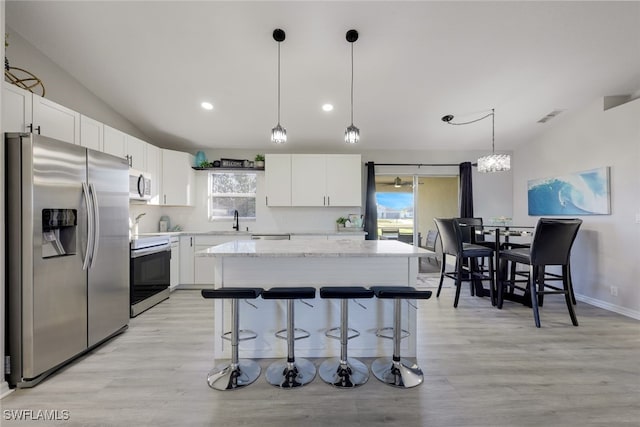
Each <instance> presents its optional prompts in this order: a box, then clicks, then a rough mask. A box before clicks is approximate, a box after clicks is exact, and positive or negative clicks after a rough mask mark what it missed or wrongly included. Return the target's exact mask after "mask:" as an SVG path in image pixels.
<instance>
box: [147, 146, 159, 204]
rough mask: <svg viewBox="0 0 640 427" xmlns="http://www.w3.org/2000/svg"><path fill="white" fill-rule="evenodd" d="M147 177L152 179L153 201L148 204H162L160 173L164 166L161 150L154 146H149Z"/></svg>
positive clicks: (150, 200)
mask: <svg viewBox="0 0 640 427" xmlns="http://www.w3.org/2000/svg"><path fill="white" fill-rule="evenodd" d="M146 165H147V170H146V172H147V175H148V176H149V178H151V199H149V202H148V204H150V205H159V204H160V171H161V170H162V164H161V162H160V149H159V148H158V147H156V146H154V145H151V144H147V160H146Z"/></svg>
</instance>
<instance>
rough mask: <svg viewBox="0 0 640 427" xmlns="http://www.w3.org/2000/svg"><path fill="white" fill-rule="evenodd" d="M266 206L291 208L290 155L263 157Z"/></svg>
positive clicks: (268, 155)
mask: <svg viewBox="0 0 640 427" xmlns="http://www.w3.org/2000/svg"><path fill="white" fill-rule="evenodd" d="M264 175H265V177H264V178H265V187H266V198H265V201H266V204H267V206H291V154H267V155H265V173H264Z"/></svg>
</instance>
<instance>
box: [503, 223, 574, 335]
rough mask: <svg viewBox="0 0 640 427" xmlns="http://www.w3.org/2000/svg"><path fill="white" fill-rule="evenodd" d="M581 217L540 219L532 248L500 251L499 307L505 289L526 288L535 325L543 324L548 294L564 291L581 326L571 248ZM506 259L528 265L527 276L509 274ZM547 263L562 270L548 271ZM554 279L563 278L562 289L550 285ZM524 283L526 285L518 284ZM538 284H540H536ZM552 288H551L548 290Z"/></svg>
mask: <svg viewBox="0 0 640 427" xmlns="http://www.w3.org/2000/svg"><path fill="white" fill-rule="evenodd" d="M581 224H582V220H581V219H577V218H576V219H555V218H540V219H539V220H538V224H537V226H536V230H535V232H534V235H533V240H532V242H531V247H529V248H527V247H524V248H515V249H509V250H505V251H501V252H500V260H499V263H500V265H499V269H498V271H499V279H498V292H497V294H498V308H502V305H503V302H504V288H505V287H507V286H508V287H509V288H510V289H511V290H512V291H513V290H514V289H517V290H521V291H524V293H525V297H526V296H527V295H528V296H529V297H530V298H531V306H532V308H533V317H534V321H535V323H536V327H538V328H539V327H540V314H539V308H538V307H539V306H541V305H542V303H543V297H544V295H546V294H563V295H564V296H565V300H566V303H567V308H568V309H569V316H570V317H571V322H572V323H573V325H574V326H578V319H577V318H576V314H575V311H574V309H573V301H572V297H573V289H572V283H571V278H570V277H569V276H570V274H571V273H570V270H569V258H570V256H571V248H572V246H573V242H574V241H575V239H576V236H577V234H578V230H579V228H580V225H581ZM507 262H512V263H520V264H525V265H528V266H529V271H528V272H525V273H524V274H525V276H526V278H525V279H524V280H518V279H516V278H515V277H514V276H511V277H510V278H507V277H506V272H507ZM547 266H560V267H561V270H562V273H561V274H555V273H545V269H546V267H547ZM521 274H523V273H521ZM552 281H562V288H560V287H558V286H554V285H551V284H549V283H548V282H552ZM521 283H524V286H522V285H519V284H521ZM536 285H537V286H536ZM547 288H549V289H550V290H546V289H547Z"/></svg>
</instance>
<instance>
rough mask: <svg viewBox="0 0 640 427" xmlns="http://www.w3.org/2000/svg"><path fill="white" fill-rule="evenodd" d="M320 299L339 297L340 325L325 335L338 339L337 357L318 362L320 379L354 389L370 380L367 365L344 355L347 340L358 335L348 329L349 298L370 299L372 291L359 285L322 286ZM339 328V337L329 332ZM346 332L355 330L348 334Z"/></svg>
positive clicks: (335, 385) (339, 386)
mask: <svg viewBox="0 0 640 427" xmlns="http://www.w3.org/2000/svg"><path fill="white" fill-rule="evenodd" d="M320 298H325V299H340V300H341V301H340V326H339V327H338V328H332V329H329V330H328V331H327V332H326V334H325V335H327V336H328V337H329V338H336V339H340V357H339V358H337V357H334V358H331V359H327V360H325V361H324V362H322V364H321V365H320V368H319V374H320V378H322V380H323V381H324V382H326V383H328V384H331V385H333V386H334V387H338V388H354V387H358V386H361V385H362V384H364V383H366V382H367V380H368V379H369V369H368V368H367V365H365V364H364V363H362V362H361V361H359V360H358V359H355V358H353V357H348V355H347V342H348V341H349V340H350V339H351V338H355V337H357V336H359V335H360V333H359V332H358V331H355V330H353V329H349V299H352V298H353V299H360V298H373V291H372V290H370V289H367V288H364V287H362V286H324V287H322V288H320ZM336 330H339V331H340V336H339V337H338V336H334V335H333V334H332V332H334V331H336ZM349 331H353V332H355V334H354V335H352V336H349Z"/></svg>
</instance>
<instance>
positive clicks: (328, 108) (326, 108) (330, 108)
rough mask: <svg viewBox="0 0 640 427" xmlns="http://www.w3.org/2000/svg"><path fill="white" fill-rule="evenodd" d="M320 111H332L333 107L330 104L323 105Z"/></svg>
mask: <svg viewBox="0 0 640 427" xmlns="http://www.w3.org/2000/svg"><path fill="white" fill-rule="evenodd" d="M322 111H333V105H331V104H324V105H323V106H322Z"/></svg>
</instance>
